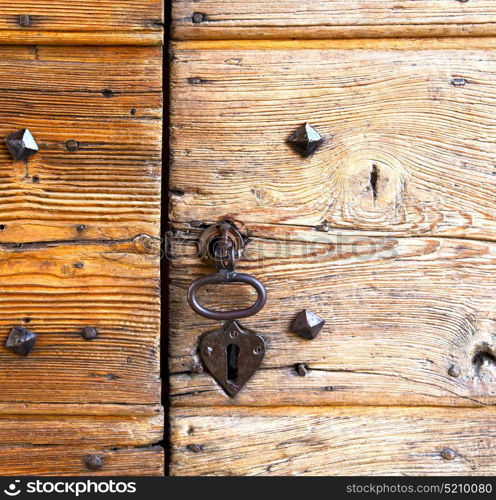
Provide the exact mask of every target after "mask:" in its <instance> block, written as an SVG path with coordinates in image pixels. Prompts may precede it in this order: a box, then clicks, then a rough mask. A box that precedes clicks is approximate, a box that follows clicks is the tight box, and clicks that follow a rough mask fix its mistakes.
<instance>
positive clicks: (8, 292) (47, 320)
mask: <svg viewBox="0 0 496 500" xmlns="http://www.w3.org/2000/svg"><path fill="white" fill-rule="evenodd" d="M0 276H1V277H2V279H1V283H0V346H1V348H0V401H1V402H2V403H7V402H18V403H23V402H30V403H37V402H41V403H106V404H112V403H126V404H131V405H132V404H157V403H159V402H160V378H159V308H160V303H159V290H158V287H159V243H158V241H157V240H155V239H153V238H151V237H148V236H140V237H137V238H134V239H130V240H129V241H121V242H101V243H98V242H81V243H66V244H62V245H60V244H53V243H52V244H49V243H35V244H31V245H25V246H22V245H21V246H18V245H5V244H4V245H3V246H1V247H0ZM15 325H21V326H24V327H25V328H28V329H29V330H30V331H32V332H33V333H35V334H36V335H37V340H36V345H35V347H34V349H33V350H32V351H31V353H30V354H29V356H27V357H25V358H23V357H19V356H17V355H15V354H13V353H12V352H10V351H8V350H7V349H6V348H5V347H3V345H4V343H5V340H6V338H7V336H8V334H9V331H10V329H11V328H12V327H13V326H15ZM85 326H94V327H96V328H97V329H98V331H99V336H98V337H97V338H96V339H94V340H91V341H87V340H84V339H83V337H82V335H81V330H82V328H84V327H85Z"/></svg>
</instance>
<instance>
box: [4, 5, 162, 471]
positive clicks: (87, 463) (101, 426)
mask: <svg viewBox="0 0 496 500" xmlns="http://www.w3.org/2000/svg"><path fill="white" fill-rule="evenodd" d="M161 19H162V6H161V2H160V1H155V0H133V1H129V2H116V1H113V0H103V1H87V2H80V1H75V0H74V1H73V0H71V1H54V0H52V1H50V2H41V1H35V2H31V4H30V5H29V6H28V5H27V4H26V2H21V1H17V0H14V1H10V2H2V5H1V6H0V44H1V45H0V53H1V57H0V65H1V71H0V118H1V119H0V137H1V138H2V140H1V143H2V146H1V147H0V162H1V175H0V185H1V189H0V191H1V196H0V254H1V258H0V332H1V348H0V442H1V446H0V474H1V475H27V474H36V475H78V474H83V475H86V474H96V475H161V474H162V473H163V450H162V449H161V448H160V447H159V446H156V443H157V442H159V441H161V439H162V435H163V413H162V408H161V405H160V378H159V307H160V304H159V292H158V285H159V246H160V244H159V214H160V171H161V123H162V104H161V95H162V94H161V92H162V84H161V71H162V70H161V68H162V61H161V59H162V56H161V52H162V51H161V43H162V26H161V24H160V23H161ZM24 128H27V129H29V130H30V132H31V133H32V135H33V137H34V139H35V141H36V142H37V144H38V147H39V151H38V152H37V154H35V155H34V156H31V157H30V158H29V161H28V162H27V163H24V162H22V161H13V159H12V157H11V155H10V154H9V151H8V149H7V146H6V145H5V142H4V138H5V137H7V136H8V135H9V134H11V133H12V132H15V131H17V130H19V129H24ZM16 326H20V327H23V328H25V329H27V330H29V331H30V332H32V333H33V334H35V335H36V343H35V345H34V348H33V349H32V351H31V352H30V353H29V354H28V355H27V356H25V357H23V356H19V355H18V354H15V353H13V352H11V351H10V350H8V349H7V348H6V347H5V346H4V344H5V341H6V339H7V337H8V336H9V332H10V331H11V329H12V328H13V327H16ZM86 327H91V328H94V329H96V338H93V339H92V340H86V339H85V337H84V336H83V335H82V333H83V329H84V328H86ZM90 333H93V334H94V330H92V331H91V332H90ZM90 336H91V335H90Z"/></svg>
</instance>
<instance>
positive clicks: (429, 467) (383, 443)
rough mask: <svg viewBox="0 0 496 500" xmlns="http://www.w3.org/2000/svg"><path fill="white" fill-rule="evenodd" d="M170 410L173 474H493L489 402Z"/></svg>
mask: <svg viewBox="0 0 496 500" xmlns="http://www.w3.org/2000/svg"><path fill="white" fill-rule="evenodd" d="M171 417H172V418H171V424H172V459H171V473H172V474H173V475H175V476H192V475H209V476H227V475H241V476H259V475H264V476H265V475H266V476H270V475H273V476H277V475H283V476H285V475H293V476H313V475H317V476H324V475H439V476H452V475H481V476H482V475H495V474H496V454H495V446H496V441H495V436H494V432H493V431H492V429H493V428H494V426H495V425H496V413H495V411H494V409H493V408H479V409H453V408H384V407H376V408H339V407H337V408H305V409H302V408H277V409H275V408H267V409H262V408H253V409H249V408H239V409H229V408H208V409H197V408H191V409H186V408H174V409H172V416H171ZM192 445H196V446H192ZM447 448H449V449H451V450H453V451H454V454H455V456H454V458H453V459H452V460H447V459H445V458H443V456H442V454H443V450H445V449H447Z"/></svg>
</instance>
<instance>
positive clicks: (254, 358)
mask: <svg viewBox="0 0 496 500" xmlns="http://www.w3.org/2000/svg"><path fill="white" fill-rule="evenodd" d="M198 347H199V354H200V358H201V360H202V363H203V366H205V368H206V369H207V370H208V371H209V372H210V374H211V375H212V377H214V379H215V380H216V381H217V382H218V383H219V384H220V385H221V387H222V388H223V389H224V390H225V391H226V392H227V394H228V395H229V396H230V397H234V396H235V395H236V394H237V393H238V392H239V391H240V389H241V388H242V387H243V386H244V385H245V384H246V382H248V380H250V378H251V377H252V375H253V374H254V373H255V372H256V371H257V369H258V367H259V366H260V363H261V362H262V360H263V358H264V355H265V340H264V339H263V337H262V336H261V335H258V334H257V333H253V332H249V331H247V330H245V329H243V328H241V326H240V325H239V324H238V323H237V322H236V321H226V322H225V323H224V325H223V326H222V327H221V328H219V329H217V330H213V331H210V332H206V333H204V334H203V335H202V336H201V337H200V341H199V346H198Z"/></svg>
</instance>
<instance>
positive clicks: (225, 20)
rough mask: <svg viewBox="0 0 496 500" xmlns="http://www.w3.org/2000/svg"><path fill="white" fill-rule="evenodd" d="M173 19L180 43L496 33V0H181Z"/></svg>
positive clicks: (176, 6)
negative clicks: (198, 17) (196, 15)
mask: <svg viewBox="0 0 496 500" xmlns="http://www.w3.org/2000/svg"><path fill="white" fill-rule="evenodd" d="M194 13H201V14H203V17H202V19H201V22H193V14H194ZM172 17H173V19H172V21H173V22H172V25H173V31H172V34H173V37H174V38H177V39H227V40H229V39H237V38H251V39H255V38H266V39H276V38H327V37H334V38H343V37H345V38H354V37H376V36H386V37H402V36H454V35H456V36H459V35H461V36H466V35H477V36H481V35H484V36H487V35H494V34H496V22H495V20H496V6H495V5H494V2H493V1H492V0H479V1H477V2H456V1H454V0H416V1H414V2H413V1H411V0H358V1H357V0H320V1H318V2H315V1H313V0H303V1H302V0H281V1H278V2H262V1H260V0H237V1H236V2H232V1H231V0H176V1H174V2H173V4H172Z"/></svg>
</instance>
